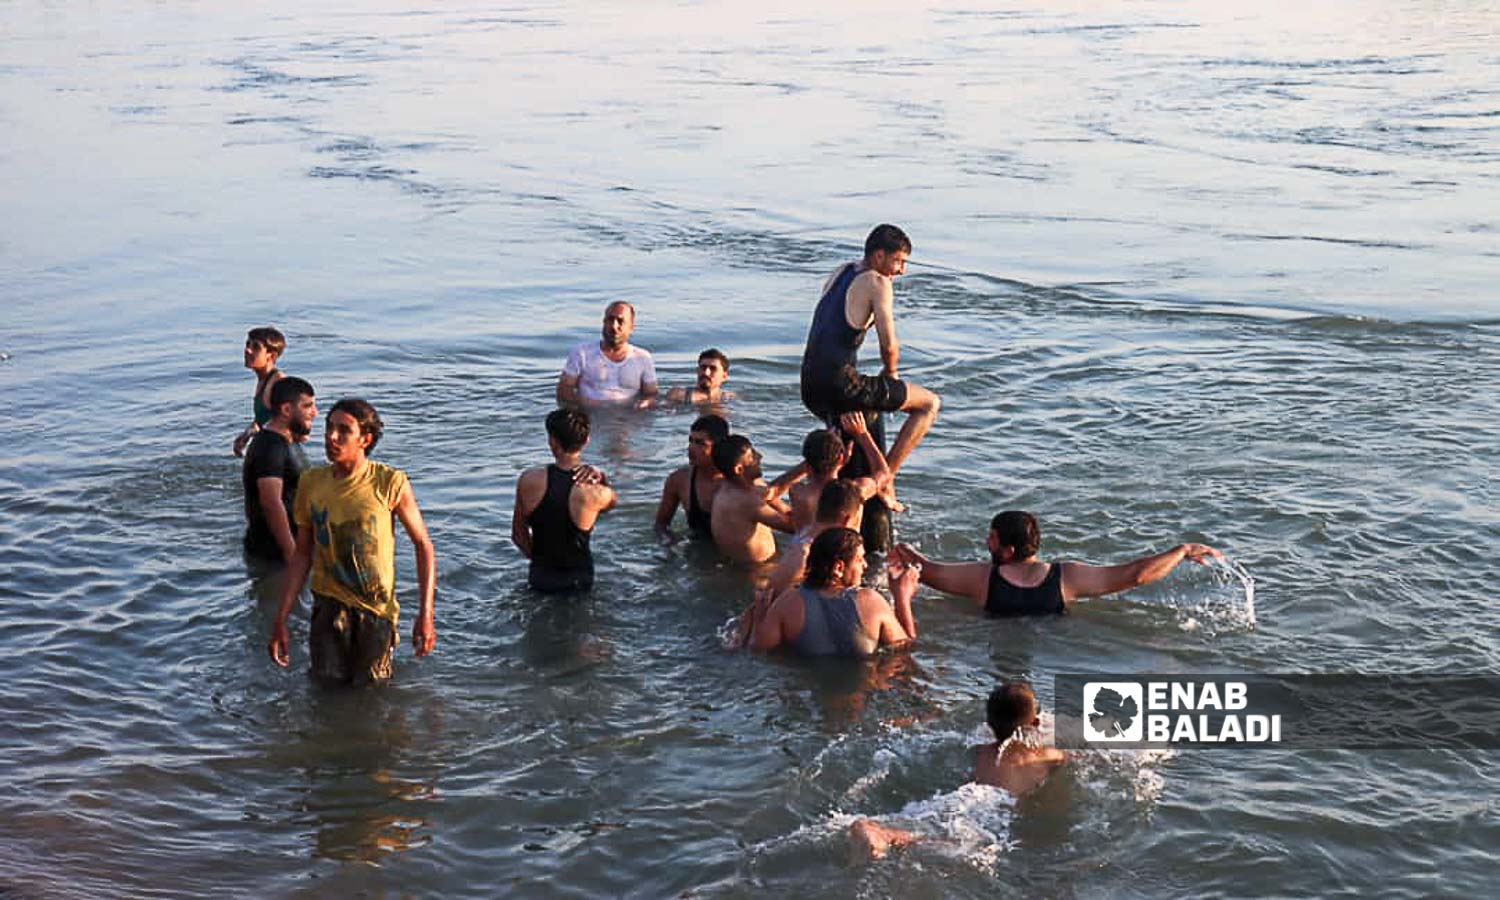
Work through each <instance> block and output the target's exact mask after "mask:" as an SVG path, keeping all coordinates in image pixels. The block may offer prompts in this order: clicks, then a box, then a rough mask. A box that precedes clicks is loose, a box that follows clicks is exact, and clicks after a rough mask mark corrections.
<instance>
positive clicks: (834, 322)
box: [802, 263, 865, 384]
mask: <svg viewBox="0 0 1500 900" xmlns="http://www.w3.org/2000/svg"><path fill="white" fill-rule="evenodd" d="M858 274H859V266H858V265H856V264H855V263H846V264H845V265H844V268H843V269H842V270H840V271H839V274H838V275H837V276H836V277H835V278H834V279H833V284H831V285H829V286H828V291H827V292H826V293H824V294H823V297H822V299H821V300H819V301H818V308H817V309H816V310H814V311H813V320H812V326H811V327H810V328H808V330H807V348H806V349H805V350H803V351H802V381H803V383H804V384H806V383H808V382H809V381H814V382H818V383H828V382H831V381H833V380H834V379H835V378H836V377H837V376H838V374H839V373H840V372H842V371H843V369H844V368H845V367H846V366H852V365H854V362H855V360H856V359H857V358H858V356H859V345H860V344H863V343H864V342H865V329H863V328H858V329H856V328H850V327H849V319H848V317H847V316H845V315H844V299H845V297H846V295H848V293H849V285H851V284H853V283H854V277H855V276H856V275H858Z"/></svg>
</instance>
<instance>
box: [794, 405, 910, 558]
mask: <svg viewBox="0 0 1500 900" xmlns="http://www.w3.org/2000/svg"><path fill="white" fill-rule="evenodd" d="M839 427H840V428H841V429H843V431H844V433H845V434H848V435H851V436H853V438H854V442H855V443H856V444H857V445H858V446H859V449H860V450H861V451H862V452H863V453H864V454H865V459H867V460H870V461H871V464H870V468H871V470H872V474H871V475H868V476H865V477H862V478H850V479H847V481H848V482H849V483H850V484H852V485H853V486H854V487H855V489H856V490H858V491H859V501H860V503H861V504H863V503H864V502H865V501H866V500H869V499H870V498H871V497H874V496H875V495H876V494H879V493H881V492H882V491H887V490H888V489H889V488H890V484H891V470H890V467H889V466H887V465H886V462H885V454H883V453H881V452H880V448H879V447H877V446H876V445H875V441H874V439H873V438H871V437H870V431H869V429H868V428H866V427H865V417H864V416H863V415H862V414H860V413H844V414H843V415H842V416H840V417H839ZM852 455H853V449H852V447H851V446H850V445H848V444H845V443H844V440H843V438H842V437H841V436H840V435H839V434H838V433H836V432H834V431H831V430H828V429H823V428H819V429H817V430H816V431H812V432H809V433H808V435H807V437H805V438H803V440H802V459H803V461H805V462H806V463H807V481H805V482H803V483H801V484H797V485H793V486H792V489H791V490H790V491H789V492H788V494H787V498H788V500H790V501H791V507H792V524H793V525H795V526H797V528H798V529H802V528H806V527H808V526H809V525H811V524H812V523H813V520H814V519H815V518H816V517H817V507H818V498H819V496H820V495H821V494H822V493H823V488H824V487H825V486H827V485H829V484H831V483H832V482H833V481H834V480H835V479H837V478H838V473H839V470H840V469H842V468H843V467H844V466H845V465H846V464H847V463H848V462H849V458H850V456H852ZM887 502H894V497H891V498H889V499H888V501H887ZM854 527H855V528H858V527H859V526H858V525H856V526H854Z"/></svg>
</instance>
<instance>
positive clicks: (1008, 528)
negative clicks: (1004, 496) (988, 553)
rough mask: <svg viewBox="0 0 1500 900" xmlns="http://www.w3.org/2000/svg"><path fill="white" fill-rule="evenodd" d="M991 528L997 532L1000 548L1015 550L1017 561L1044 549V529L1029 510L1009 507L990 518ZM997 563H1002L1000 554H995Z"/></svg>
mask: <svg viewBox="0 0 1500 900" xmlns="http://www.w3.org/2000/svg"><path fill="white" fill-rule="evenodd" d="M990 530H991V531H993V532H995V538H996V540H997V541H998V542H999V544H1000V547H999V549H1001V550H1003V549H1005V548H1006V547H1009V548H1011V549H1012V550H1014V551H1015V553H1016V555H1015V561H1020V560H1023V559H1030V558H1031V557H1033V556H1035V555H1036V554H1037V551H1038V550H1040V549H1042V529H1041V526H1040V525H1038V524H1037V521H1036V516H1033V515H1032V514H1031V513H1029V512H1021V511H1020V510H1015V509H1007V510H1006V511H1005V512H1003V513H1000V514H999V515H997V516H995V518H993V519H991V520H990ZM993 558H994V560H995V564H996V565H999V564H1000V554H999V553H998V552H997V553H995V554H994V557H993Z"/></svg>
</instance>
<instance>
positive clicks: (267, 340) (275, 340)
mask: <svg viewBox="0 0 1500 900" xmlns="http://www.w3.org/2000/svg"><path fill="white" fill-rule="evenodd" d="M245 340H246V341H247V342H248V343H253V344H260V345H261V346H262V347H265V348H266V349H267V350H269V351H271V353H272V355H274V356H276V357H277V358H280V357H281V354H283V353H285V352H286V335H284V334H282V333H281V332H280V331H277V330H276V329H275V328H272V327H271V326H269V325H267V326H265V327H264V328H252V329H250V330H249V331H248V332H246V334H245Z"/></svg>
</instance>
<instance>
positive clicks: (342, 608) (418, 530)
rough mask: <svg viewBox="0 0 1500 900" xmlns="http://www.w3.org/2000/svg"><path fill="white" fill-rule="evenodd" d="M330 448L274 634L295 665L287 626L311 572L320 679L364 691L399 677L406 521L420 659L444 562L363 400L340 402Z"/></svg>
mask: <svg viewBox="0 0 1500 900" xmlns="http://www.w3.org/2000/svg"><path fill="white" fill-rule="evenodd" d="M323 427H324V433H323V449H324V451H325V452H326V453H327V455H328V462H329V463H330V465H327V466H320V467H318V468H315V469H312V470H310V471H308V472H307V473H305V474H304V475H303V476H302V481H301V483H300V484H299V485H298V486H297V501H296V505H295V514H294V519H295V521H296V523H297V552H296V553H295V554H294V555H293V556H292V563H291V566H290V567H289V569H288V572H287V579H286V584H285V586H284V587H283V588H282V592H281V608H280V609H279V610H277V612H276V621H275V623H274V624H273V625H272V626H271V643H270V646H269V648H268V649H269V650H270V652H271V658H272V659H273V660H275V661H276V664H277V665H279V666H286V665H287V664H288V663H289V662H290V661H291V658H290V657H289V656H288V655H287V643H288V636H287V630H286V620H287V618H288V617H290V616H291V614H292V607H293V606H294V605H296V602H297V594H298V593H300V592H301V590H302V585H303V584H304V583H305V582H306V581H307V573H308V571H309V570H311V571H312V594H313V609H312V623H311V625H310V626H309V629H308V636H307V637H308V645H309V649H310V650H311V651H312V671H313V675H315V676H317V677H318V678H320V679H322V680H325V681H329V682H335V683H339V684H349V685H355V686H358V685H362V684H369V683H372V682H381V681H386V680H388V679H389V678H390V677H391V655H392V652H393V651H394V650H395V649H396V642H397V633H396V626H397V621H398V618H399V616H400V612H401V607H400V605H399V604H398V603H397V602H396V535H395V529H394V527H393V519H400V520H401V524H402V526H403V527H404V528H405V529H406V534H407V537H409V538H411V542H412V546H413V547H414V548H415V550H416V556H417V594H418V605H417V617H416V622H415V623H414V624H413V625H412V630H411V642H412V648H413V649H414V650H415V651H416V654H417V655H418V656H426V655H427V654H428V653H431V652H432V647H433V644H434V643H435V642H436V641H437V631H436V629H435V624H434V614H433V595H434V590H435V587H434V583H435V582H436V580H437V557H436V555H435V554H434V553H433V549H432V540H431V539H430V538H429V537H428V536H427V526H426V525H425V524H423V522H422V511H421V510H420V509H418V508H417V498H416V495H415V494H413V493H412V489H411V484H410V482H408V481H407V479H406V473H405V472H402V471H401V470H400V469H394V468H391V467H390V466H388V465H385V464H384V463H378V462H375V461H373V460H371V459H370V458H369V454H370V453H371V452H372V451H373V450H374V449H375V445H376V444H377V443H378V442H379V441H380V436H381V434H382V433H384V431H385V424H384V423H383V422H381V421H380V415H379V413H377V412H376V411H375V407H373V406H371V405H370V404H369V403H367V402H365V401H364V400H360V399H358V398H353V397H346V398H344V399H343V400H340V401H339V402H337V403H335V404H334V405H333V409H331V410H329V411H328V419H327V420H326V421H325V422H324V426H323Z"/></svg>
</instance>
